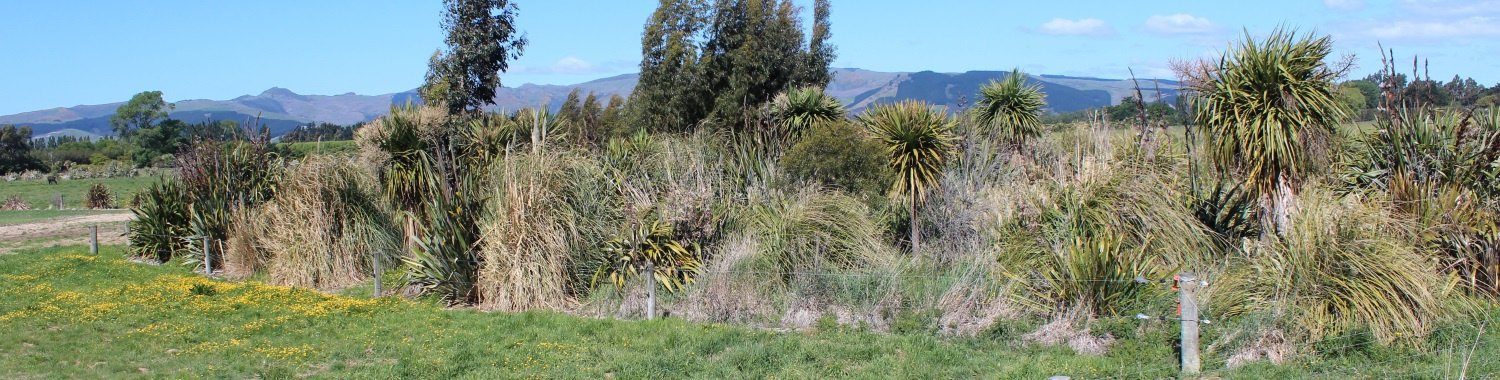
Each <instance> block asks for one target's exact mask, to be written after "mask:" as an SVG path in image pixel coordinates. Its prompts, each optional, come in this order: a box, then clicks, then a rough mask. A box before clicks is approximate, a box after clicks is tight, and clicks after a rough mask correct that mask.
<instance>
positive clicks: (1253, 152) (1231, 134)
mask: <svg viewBox="0 0 1500 380" xmlns="http://www.w3.org/2000/svg"><path fill="white" fill-rule="evenodd" d="M1332 46H1333V42H1332V41H1331V40H1330V39H1329V37H1327V36H1324V37H1319V38H1314V36H1313V35H1312V34H1305V35H1298V33H1297V32H1296V31H1295V30H1291V31H1288V30H1283V29H1279V28H1278V29H1277V30H1276V31H1274V32H1272V33H1271V35H1269V36H1267V37H1266V38H1265V39H1264V40H1260V41H1256V40H1255V39H1253V38H1252V37H1250V36H1249V34H1248V33H1246V35H1245V39H1244V40H1243V41H1242V42H1241V43H1240V45H1239V46H1238V47H1236V48H1234V49H1232V50H1231V51H1229V52H1228V53H1226V54H1225V55H1224V56H1223V57H1222V58H1221V59H1220V60H1219V62H1218V64H1217V65H1214V67H1211V70H1212V71H1211V72H1209V73H1208V75H1207V76H1206V78H1205V80H1202V81H1198V82H1197V83H1196V86H1194V87H1198V88H1194V90H1196V92H1197V93H1198V96H1197V97H1196V98H1195V99H1194V100H1193V101H1194V109H1196V111H1197V112H1196V115H1195V118H1196V121H1197V123H1198V124H1199V125H1203V126H1205V127H1206V128H1205V129H1204V133H1205V134H1206V135H1207V140H1208V154H1209V157H1210V159H1211V160H1212V161H1213V162H1214V164H1215V165H1216V166H1217V167H1218V168H1219V169H1220V170H1222V171H1227V172H1232V173H1236V174H1238V175H1240V176H1242V177H1243V178H1244V182H1245V184H1246V185H1248V186H1247V187H1249V188H1251V189H1254V190H1255V191H1256V192H1257V193H1258V194H1259V197H1260V206H1261V217H1260V218H1261V224H1262V225H1265V226H1274V227H1275V231H1276V234H1277V235H1280V234H1282V233H1283V232H1285V231H1286V230H1287V228H1288V226H1289V225H1290V224H1291V220H1290V219H1291V216H1290V210H1291V209H1292V208H1293V207H1295V204H1294V202H1295V196H1296V191H1297V185H1298V184H1299V183H1300V182H1301V181H1302V179H1303V178H1304V177H1305V176H1306V175H1307V173H1308V172H1309V171H1310V170H1311V169H1312V166H1313V163H1314V162H1317V160H1316V157H1317V155H1318V154H1324V153H1325V152H1326V150H1327V149H1326V148H1325V146H1324V145H1325V144H1326V143H1327V141H1328V136H1329V135H1330V134H1332V133H1334V131H1333V125H1334V124H1337V123H1338V122H1339V121H1341V120H1343V119H1345V117H1346V114H1345V113H1344V111H1343V108H1341V107H1340V106H1339V103H1338V101H1337V100H1336V99H1335V97H1334V94H1333V92H1332V89H1333V85H1334V81H1335V80H1337V78H1338V76H1339V72H1338V71H1337V70H1334V69H1332V68H1330V67H1329V65H1328V64H1326V63H1325V62H1324V59H1326V58H1328V54H1329V53H1330V52H1331V51H1332ZM1265 230H1271V229H1270V228H1266V229H1263V231H1265Z"/></svg>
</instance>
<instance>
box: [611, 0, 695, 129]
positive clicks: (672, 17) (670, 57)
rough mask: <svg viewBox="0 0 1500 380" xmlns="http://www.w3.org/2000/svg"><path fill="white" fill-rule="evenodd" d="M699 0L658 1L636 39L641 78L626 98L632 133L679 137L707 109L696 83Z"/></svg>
mask: <svg viewBox="0 0 1500 380" xmlns="http://www.w3.org/2000/svg"><path fill="white" fill-rule="evenodd" d="M706 13H707V5H706V4H705V3H704V1H703V0H661V4H660V5H658V6H657V8H656V12H653V13H652V14H651V18H650V19H649V20H647V21H646V30H645V32H644V33H642V36H641V77H640V80H639V81H638V82H637V84H636V86H635V90H634V92H632V93H631V95H630V98H631V102H630V107H631V108H630V114H631V119H632V120H633V122H632V123H633V124H635V125H636V128H646V129H650V130H662V131H684V130H687V129H688V128H690V127H691V126H692V125H693V124H696V123H697V122H698V121H699V120H702V119H703V118H704V117H706V116H708V109H709V107H711V106H712V103H711V102H710V99H712V98H711V97H710V96H709V95H710V94H709V92H708V90H707V87H706V86H705V85H704V84H703V82H702V81H701V80H700V79H699V78H700V74H699V67H698V58H699V55H700V53H699V46H698V45H699V41H698V40H699V39H700V38H701V36H700V33H701V32H702V31H703V29H704V28H705V25H704V24H705V22H706V21H705V20H706V17H705V15H706Z"/></svg>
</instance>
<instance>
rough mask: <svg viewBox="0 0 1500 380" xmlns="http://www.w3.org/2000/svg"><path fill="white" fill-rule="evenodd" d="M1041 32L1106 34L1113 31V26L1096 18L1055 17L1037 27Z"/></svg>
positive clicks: (1071, 34) (1080, 34) (1076, 34)
mask: <svg viewBox="0 0 1500 380" xmlns="http://www.w3.org/2000/svg"><path fill="white" fill-rule="evenodd" d="M1037 31H1038V32H1041V33H1043V34H1056V35H1070V36H1107V35H1111V34H1114V33H1115V28H1112V27H1110V26H1109V24H1106V23H1104V21H1103V20H1099V19H1096V18H1085V19H1080V20H1077V21H1074V20H1069V19H1063V18H1055V19H1052V21H1048V22H1046V23H1044V24H1042V27H1041V28H1038V29H1037Z"/></svg>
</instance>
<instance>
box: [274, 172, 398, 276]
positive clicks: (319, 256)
mask: <svg viewBox="0 0 1500 380" xmlns="http://www.w3.org/2000/svg"><path fill="white" fill-rule="evenodd" d="M287 170H288V171H289V173H288V174H287V176H286V178H285V180H284V181H283V182H282V184H281V187H280V189H279V191H278V192H277V194H276V197H275V198H273V199H272V200H271V201H270V202H268V203H266V204H265V205H264V206H263V207H262V208H261V209H260V210H258V211H257V214H258V220H257V221H256V222H255V223H254V224H255V225H256V227H258V228H257V231H258V238H256V239H254V241H255V243H256V244H255V245H256V246H257V247H258V248H260V249H262V250H264V251H265V254H266V256H267V258H268V261H267V263H266V271H267V273H268V274H269V276H270V280H271V282H272V283H274V284H278V285H291V286H302V287H308V288H314V289H337V288H343V287H347V286H351V285H354V284H356V283H358V282H360V281H362V280H364V279H366V278H369V277H372V276H374V275H377V274H376V273H374V269H373V265H374V262H373V261H372V260H381V261H383V262H387V263H389V262H392V261H394V260H395V258H396V257H397V254H398V253H399V250H398V247H399V245H398V244H397V243H398V240H397V236H398V235H397V232H396V231H397V223H396V222H395V218H394V217H393V214H392V213H391V212H390V211H388V210H387V209H386V207H385V206H384V205H383V204H382V203H381V202H380V196H379V195H378V194H377V193H375V189H376V186H375V178H374V176H373V175H371V174H369V173H368V172H367V171H364V170H362V169H361V168H360V167H359V166H358V165H356V164H355V163H353V162H350V161H349V159H347V158H343V157H335V156H321V155H314V156H311V157H309V158H308V159H306V160H305V161H303V162H302V163H300V164H298V165H295V166H292V167H289V168H287ZM387 267H389V266H387Z"/></svg>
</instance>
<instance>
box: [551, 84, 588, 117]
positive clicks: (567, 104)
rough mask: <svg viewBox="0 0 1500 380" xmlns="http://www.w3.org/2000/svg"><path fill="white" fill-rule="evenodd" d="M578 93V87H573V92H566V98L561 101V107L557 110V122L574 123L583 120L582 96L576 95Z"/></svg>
mask: <svg viewBox="0 0 1500 380" xmlns="http://www.w3.org/2000/svg"><path fill="white" fill-rule="evenodd" d="M578 91H579V89H578V87H574V88H573V91H569V92H568V98H567V99H566V100H563V104H562V107H561V108H558V110H557V119H558V120H563V121H565V122H568V123H574V122H579V121H582V120H583V99H582V96H580V95H579V94H578Z"/></svg>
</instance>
